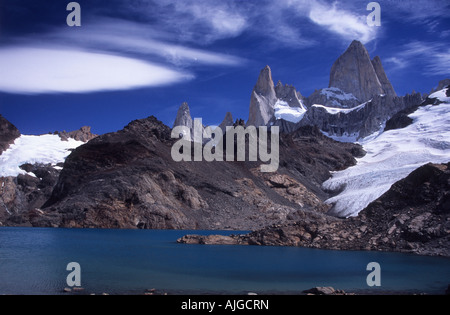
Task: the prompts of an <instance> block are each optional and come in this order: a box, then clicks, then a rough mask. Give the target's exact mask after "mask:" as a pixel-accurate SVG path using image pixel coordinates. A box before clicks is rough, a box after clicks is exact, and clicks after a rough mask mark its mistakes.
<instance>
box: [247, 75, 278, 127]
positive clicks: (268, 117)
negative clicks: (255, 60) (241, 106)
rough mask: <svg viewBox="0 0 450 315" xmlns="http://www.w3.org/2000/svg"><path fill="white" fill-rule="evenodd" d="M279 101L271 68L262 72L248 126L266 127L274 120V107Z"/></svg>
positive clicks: (254, 92)
mask: <svg viewBox="0 0 450 315" xmlns="http://www.w3.org/2000/svg"><path fill="white" fill-rule="evenodd" d="M276 101H277V96H276V93H275V86H274V83H273V80H272V71H271V70H270V67H269V66H266V67H265V68H264V69H262V70H261V73H260V74H259V77H258V81H257V82H256V85H255V87H254V88H253V92H252V97H251V100H250V114H249V118H248V122H247V125H248V126H266V125H268V124H269V122H271V121H273V119H274V114H275V112H274V109H273V105H274V104H275V103H276Z"/></svg>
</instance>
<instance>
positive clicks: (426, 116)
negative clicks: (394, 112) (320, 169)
mask: <svg viewBox="0 0 450 315" xmlns="http://www.w3.org/2000/svg"><path fill="white" fill-rule="evenodd" d="M438 97H441V95H440V94H439V95H438ZM409 117H411V118H412V119H413V123H412V124H411V125H409V126H408V127H406V128H403V129H396V130H389V131H386V132H383V133H381V134H379V135H374V136H369V137H367V138H365V139H362V140H361V141H360V144H362V146H363V148H364V150H365V151H366V152H367V154H366V156H364V157H363V158H360V159H357V164H356V165H355V166H353V167H350V168H348V169H346V170H344V171H339V172H335V173H334V174H333V176H332V178H330V179H329V180H327V181H326V182H325V183H324V184H323V188H324V189H327V190H340V189H343V191H342V192H341V193H340V194H339V195H337V196H335V197H333V198H330V199H328V200H327V203H329V204H334V208H333V210H332V211H333V213H334V214H335V215H339V216H342V217H350V216H357V215H358V213H359V212H360V211H362V210H363V209H364V208H366V207H367V206H368V205H369V204H370V203H371V202H372V201H374V200H376V199H377V198H379V197H380V196H381V195H383V194H384V193H385V192H387V191H388V190H389V189H390V187H391V186H392V185H393V184H394V183H396V182H397V181H399V180H401V179H404V178H405V177H407V176H408V175H409V174H410V173H411V172H413V171H414V170H416V169H417V168H419V167H421V166H422V165H424V164H427V163H430V162H431V163H448V162H449V161H450V104H445V103H443V104H440V105H437V106H432V105H429V106H425V107H420V108H419V109H418V110H417V111H416V112H414V113H413V114H411V115H409Z"/></svg>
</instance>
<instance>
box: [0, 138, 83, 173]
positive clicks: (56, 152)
mask: <svg viewBox="0 0 450 315" xmlns="http://www.w3.org/2000/svg"><path fill="white" fill-rule="evenodd" d="M82 144H84V142H82V141H76V140H74V139H72V138H69V139H68V141H62V140H61V138H60V137H59V136H58V135H50V134H49V135H41V136H30V135H21V136H20V137H19V138H17V139H16V140H15V141H14V144H12V145H11V146H10V147H9V148H8V149H7V150H6V151H4V152H3V153H2V154H1V155H0V177H8V176H14V177H15V176H18V175H19V174H28V175H30V176H35V175H34V174H33V173H27V172H26V171H24V170H22V169H21V168H20V166H21V165H23V164H26V163H30V164H35V163H39V164H51V165H55V166H56V164H58V163H61V162H64V161H65V159H66V157H67V156H68V155H69V154H70V153H71V150H72V149H75V148H77V147H79V146H80V145H82Z"/></svg>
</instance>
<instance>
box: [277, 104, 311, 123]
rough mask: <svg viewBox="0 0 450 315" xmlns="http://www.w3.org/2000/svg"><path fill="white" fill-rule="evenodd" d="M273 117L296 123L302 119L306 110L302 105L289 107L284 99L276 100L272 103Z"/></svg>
mask: <svg viewBox="0 0 450 315" xmlns="http://www.w3.org/2000/svg"><path fill="white" fill-rule="evenodd" d="M273 108H274V110H275V118H276V119H277V120H279V119H283V120H286V121H289V122H292V123H295V124H296V123H298V122H300V121H301V120H302V119H303V116H304V115H305V113H306V110H305V109H304V108H302V107H290V106H289V104H288V103H287V102H285V101H282V100H278V101H277V102H276V103H275V105H274V107H273Z"/></svg>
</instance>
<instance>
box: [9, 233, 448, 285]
mask: <svg viewBox="0 0 450 315" xmlns="http://www.w3.org/2000/svg"><path fill="white" fill-rule="evenodd" d="M190 233H195V234H211V233H213V234H223V235H228V234H232V233H236V232H226V231H225V232H217V231H195V232H192V231H142V230H70V229H38V228H0V294H57V293H60V292H62V289H63V288H64V287H66V286H67V284H66V277H67V275H68V274H69V272H70V271H67V270H66V266H67V264H68V263H70V262H78V263H79V264H80V266H81V284H82V286H83V287H84V288H85V290H86V291H88V292H99V293H100V292H109V293H142V292H143V291H144V290H145V289H149V288H157V289H160V290H165V291H169V292H178V293H202V292H218V293H242V292H245V291H254V292H268V293H300V292H301V291H303V290H305V289H309V288H311V287H316V286H333V287H335V288H339V289H344V290H347V291H352V290H367V289H372V288H369V287H368V286H367V283H366V277H367V275H368V274H369V271H366V267H367V264H368V263H369V262H378V263H379V264H380V265H381V287H380V288H377V290H401V291H405V290H412V291H414V292H428V293H443V292H444V291H445V288H446V287H447V285H448V284H449V283H450V267H449V266H450V264H449V262H450V259H447V258H439V257H423V256H415V255H406V254H399V253H380V252H356V251H355V252H344V251H326V250H313V249H304V248H291V247H257V246H202V245H180V244H177V243H176V242H175V241H176V239H177V238H179V237H181V236H183V235H185V234H190Z"/></svg>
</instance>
